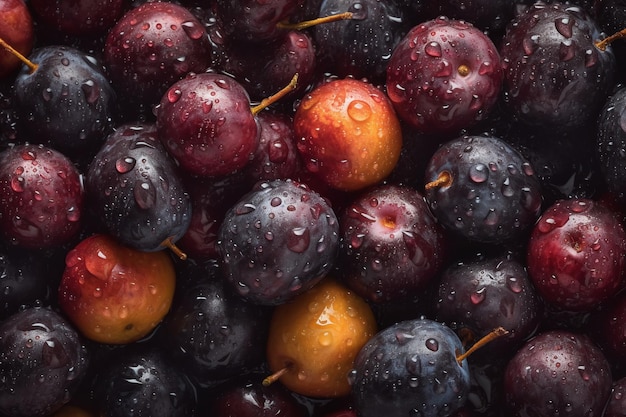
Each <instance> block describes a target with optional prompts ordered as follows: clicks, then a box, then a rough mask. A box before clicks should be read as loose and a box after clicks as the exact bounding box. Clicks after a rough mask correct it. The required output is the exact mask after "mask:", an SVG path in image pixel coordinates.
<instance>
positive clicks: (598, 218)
mask: <svg viewBox="0 0 626 417" xmlns="http://www.w3.org/2000/svg"><path fill="white" fill-rule="evenodd" d="M625 256H626V232H625V231H624V228H623V226H622V224H621V223H620V221H619V220H618V218H617V217H616V215H615V213H614V212H613V211H612V210H611V209H609V208H607V207H606V206H604V205H602V203H599V202H596V201H593V200H589V199H569V200H560V201H557V202H556V203H555V204H553V205H552V206H551V207H549V208H547V209H546V210H545V211H544V212H543V214H542V215H541V218H540V219H539V220H538V221H537V223H536V225H535V226H534V227H533V230H532V234H531V236H530V240H529V242H528V249H527V265H528V273H529V275H530V278H531V280H532V281H533V283H534V285H535V287H536V288H537V291H538V293H539V294H540V295H541V296H542V298H543V299H544V300H546V301H547V302H548V303H550V304H552V305H553V306H554V307H556V308H558V309H563V310H571V311H590V310H591V309H592V308H594V307H595V306H596V305H597V304H598V303H601V302H603V301H606V300H608V299H609V298H610V297H612V296H614V295H615V294H616V293H617V290H618V289H619V288H621V286H622V285H623V283H624V270H625V268H626V258H625Z"/></svg>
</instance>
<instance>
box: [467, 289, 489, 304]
mask: <svg viewBox="0 0 626 417" xmlns="http://www.w3.org/2000/svg"><path fill="white" fill-rule="evenodd" d="M485 293H486V291H485V287H482V288H479V289H477V290H476V291H474V292H472V294H471V295H470V301H471V302H472V304H480V303H482V302H483V301H485Z"/></svg>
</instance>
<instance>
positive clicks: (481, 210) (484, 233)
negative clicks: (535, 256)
mask: <svg viewBox="0 0 626 417" xmlns="http://www.w3.org/2000/svg"><path fill="white" fill-rule="evenodd" d="M438 180H440V182H438ZM425 181H426V190H425V197H426V200H427V201H428V204H429V205H430V208H431V209H432V211H433V213H434V215H435V217H436V218H437V219H438V220H439V221H440V222H441V224H442V225H443V226H444V227H445V228H446V229H448V230H449V231H451V232H452V233H454V234H457V235H460V236H463V237H464V238H465V239H469V240H471V241H478V242H485V243H502V242H506V241H512V240H515V239H518V238H522V237H523V236H524V235H525V234H526V233H527V232H528V230H529V229H530V228H531V227H532V226H533V224H534V223H535V220H536V219H537V217H538V216H539V214H540V211H541V186H540V183H539V180H538V179H537V177H536V175H535V172H534V169H533V167H532V166H531V165H530V163H529V162H528V161H527V160H526V159H525V158H524V157H523V156H522V155H521V154H520V153H519V152H517V150H515V149H514V148H513V147H512V146H511V145H509V144H508V143H507V142H506V141H505V140H503V139H500V138H498V137H487V136H462V137H459V138H456V139H453V140H450V141H448V142H446V143H445V144H443V145H442V146H441V147H439V149H437V150H436V151H435V153H434V154H433V155H432V157H431V159H430V161H429V163H428V166H427V168H426V177H425Z"/></svg>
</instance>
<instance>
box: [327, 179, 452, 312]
mask: <svg viewBox="0 0 626 417" xmlns="http://www.w3.org/2000/svg"><path fill="white" fill-rule="evenodd" d="M339 224H340V232H341V245H340V255H339V256H340V260H339V261H338V264H339V265H340V270H341V274H342V279H343V282H344V283H346V285H348V286H349V287H350V288H351V289H352V290H353V291H354V292H356V293H357V294H359V295H360V296H362V297H364V298H365V299H367V300H368V301H370V302H374V303H382V302H390V301H391V302H392V301H397V300H402V299H408V298H410V297H413V296H416V295H417V294H419V292H420V291H421V290H423V289H425V288H426V286H427V285H428V284H429V283H430V282H431V281H432V280H433V278H434V277H435V276H436V274H437V273H439V272H440V270H441V269H442V267H443V265H444V262H445V259H446V254H447V249H448V248H447V241H446V239H445V235H444V231H443V229H442V228H441V226H440V225H439V224H438V223H437V220H436V219H435V217H434V216H433V215H432V213H431V211H430V209H429V207H428V204H427V203H426V201H425V200H424V197H423V196H422V195H421V194H420V193H419V192H417V191H416V190H414V189H412V188H408V187H403V186H398V185H391V184H385V185H380V186H376V187H373V188H371V189H369V190H368V191H367V192H364V193H361V194H360V195H359V196H357V197H356V198H354V199H353V200H352V202H351V203H350V204H349V205H348V206H347V207H346V208H345V209H344V210H343V212H342V215H341V218H340V222H339Z"/></svg>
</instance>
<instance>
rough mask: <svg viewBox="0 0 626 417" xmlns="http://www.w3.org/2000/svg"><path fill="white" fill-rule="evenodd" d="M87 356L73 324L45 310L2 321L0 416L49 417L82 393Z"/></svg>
mask: <svg viewBox="0 0 626 417" xmlns="http://www.w3.org/2000/svg"><path fill="white" fill-rule="evenodd" d="M88 366H89V353H88V351H87V348H86V347H85V345H84V344H83V341H82V339H81V338H80V336H79V335H78V333H77V332H76V330H75V329H74V328H73V327H72V325H71V324H70V323H69V322H68V321H67V320H66V319H65V318H63V317H62V316H61V315H59V314H58V313H56V312H55V311H53V310H51V309H48V308H43V307H30V308H27V309H24V310H21V311H19V312H17V313H15V314H14V315H12V316H10V317H9V318H7V319H4V320H3V321H2V322H0V375H1V376H0V413H1V414H2V415H6V416H11V417H38V416H41V417H44V416H49V415H50V414H51V413H53V412H54V411H57V410H58V409H59V408H61V407H62V406H63V405H64V404H66V403H67V402H68V401H70V399H71V398H72V397H73V395H74V394H75V393H76V391H77V390H78V388H79V386H80V384H81V381H82V379H83V377H84V376H85V375H86V372H87V369H88Z"/></svg>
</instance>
